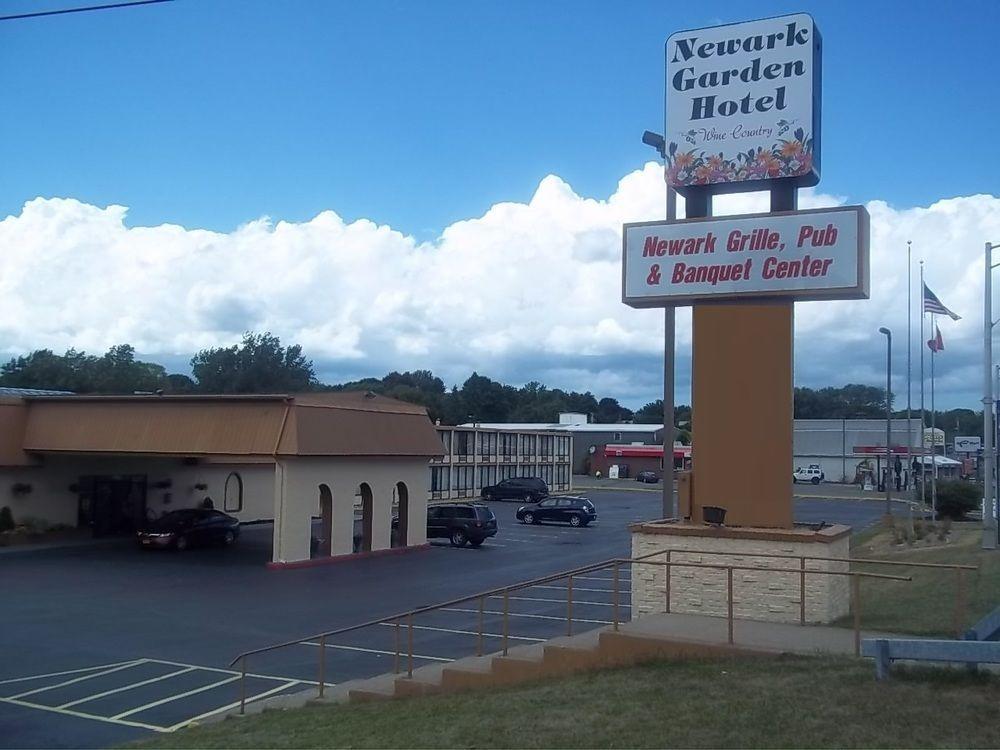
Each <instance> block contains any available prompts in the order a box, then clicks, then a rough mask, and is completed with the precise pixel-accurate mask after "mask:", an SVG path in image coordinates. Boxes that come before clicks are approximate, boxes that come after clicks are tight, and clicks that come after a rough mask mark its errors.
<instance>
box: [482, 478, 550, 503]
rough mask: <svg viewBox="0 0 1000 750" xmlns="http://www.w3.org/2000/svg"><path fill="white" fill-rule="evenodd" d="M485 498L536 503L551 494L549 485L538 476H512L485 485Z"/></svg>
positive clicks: (483, 493) (483, 494)
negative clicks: (490, 484) (489, 485)
mask: <svg viewBox="0 0 1000 750" xmlns="http://www.w3.org/2000/svg"><path fill="white" fill-rule="evenodd" d="M482 496H483V499H484V500H521V501H522V502H525V503H534V502H538V501H539V500H541V499H542V498H543V497H548V496H549V486H548V485H547V484H545V482H544V481H542V480H541V479H539V478H538V477H511V478H510V479H504V480H502V481H500V482H498V483H497V484H494V485H493V486H491V487H483V492H482Z"/></svg>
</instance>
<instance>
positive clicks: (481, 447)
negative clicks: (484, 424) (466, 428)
mask: <svg viewBox="0 0 1000 750" xmlns="http://www.w3.org/2000/svg"><path fill="white" fill-rule="evenodd" d="M476 447H477V452H478V454H479V455H480V456H495V455H496V452H497V434H496V433H495V432H480V433H479V440H478V441H476Z"/></svg>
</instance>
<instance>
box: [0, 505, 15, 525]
mask: <svg viewBox="0 0 1000 750" xmlns="http://www.w3.org/2000/svg"><path fill="white" fill-rule="evenodd" d="M13 528H14V514H13V513H11V512H10V508H8V507H7V506H6V505H5V506H3V507H2V508H0V531H10V530H11V529H13Z"/></svg>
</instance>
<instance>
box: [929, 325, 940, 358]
mask: <svg viewBox="0 0 1000 750" xmlns="http://www.w3.org/2000/svg"><path fill="white" fill-rule="evenodd" d="M927 348H928V349H930V350H931V351H932V352H939V351H941V350H942V349H944V340H943V339H942V338H941V329H940V328H938V327H937V326H934V338H932V339H928V340H927Z"/></svg>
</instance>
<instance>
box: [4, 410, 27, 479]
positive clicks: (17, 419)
mask: <svg viewBox="0 0 1000 750" xmlns="http://www.w3.org/2000/svg"><path fill="white" fill-rule="evenodd" d="M27 422H28V408H27V406H26V405H25V403H24V402H23V401H21V400H20V399H16V398H0V466H24V465H26V464H30V463H31V458H30V457H29V456H28V455H27V454H26V453H25V452H24V450H23V448H22V444H23V442H24V428H25V426H26V425H27Z"/></svg>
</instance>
